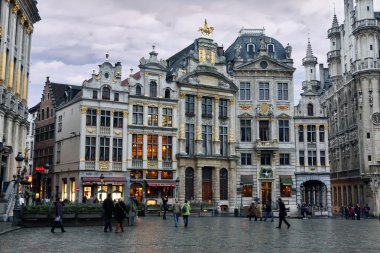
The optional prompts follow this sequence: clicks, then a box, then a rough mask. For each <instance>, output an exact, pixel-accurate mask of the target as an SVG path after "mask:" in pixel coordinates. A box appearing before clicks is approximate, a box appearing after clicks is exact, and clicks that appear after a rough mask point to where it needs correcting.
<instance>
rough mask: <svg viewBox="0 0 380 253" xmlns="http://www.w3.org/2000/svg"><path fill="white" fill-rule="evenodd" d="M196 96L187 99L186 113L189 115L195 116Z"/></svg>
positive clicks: (188, 96) (187, 96) (189, 96)
mask: <svg viewBox="0 0 380 253" xmlns="http://www.w3.org/2000/svg"><path fill="white" fill-rule="evenodd" d="M194 106H195V96H194V95H186V97H185V113H186V114H187V115H194Z"/></svg>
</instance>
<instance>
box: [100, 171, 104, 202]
mask: <svg viewBox="0 0 380 253" xmlns="http://www.w3.org/2000/svg"><path fill="white" fill-rule="evenodd" d="M103 184H104V175H103V173H102V174H100V202H102V200H103V198H102V197H103Z"/></svg>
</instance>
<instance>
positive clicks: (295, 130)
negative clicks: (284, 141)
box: [294, 124, 301, 171]
mask: <svg viewBox="0 0 380 253" xmlns="http://www.w3.org/2000/svg"><path fill="white" fill-rule="evenodd" d="M298 126H299V125H298V124H295V125H294V136H295V140H296V149H295V152H294V153H295V156H294V159H295V163H296V170H297V168H298V169H299V171H300V168H299V166H301V165H300V158H299V150H300V144H299V139H298Z"/></svg>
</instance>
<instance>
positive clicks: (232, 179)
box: [228, 167, 237, 212]
mask: <svg viewBox="0 0 380 253" xmlns="http://www.w3.org/2000/svg"><path fill="white" fill-rule="evenodd" d="M228 179H229V180H228V200H229V207H228V208H229V211H230V212H233V211H234V208H237V203H236V198H237V197H236V187H237V183H236V167H230V168H229V171H228Z"/></svg>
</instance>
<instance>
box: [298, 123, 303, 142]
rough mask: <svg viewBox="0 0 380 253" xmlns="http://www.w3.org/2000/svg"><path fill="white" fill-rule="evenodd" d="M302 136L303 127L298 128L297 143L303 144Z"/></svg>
mask: <svg viewBox="0 0 380 253" xmlns="http://www.w3.org/2000/svg"><path fill="white" fill-rule="evenodd" d="M303 135H304V131H303V126H298V141H299V142H303Z"/></svg>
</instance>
